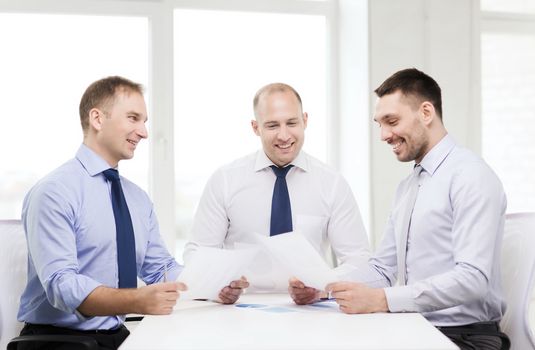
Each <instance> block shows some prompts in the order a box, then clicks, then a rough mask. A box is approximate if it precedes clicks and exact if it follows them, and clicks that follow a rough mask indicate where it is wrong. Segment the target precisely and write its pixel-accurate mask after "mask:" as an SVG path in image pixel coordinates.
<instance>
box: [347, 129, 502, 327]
mask: <svg viewBox="0 0 535 350" xmlns="http://www.w3.org/2000/svg"><path fill="white" fill-rule="evenodd" d="M420 165H421V166H422V168H423V171H422V173H421V175H420V177H421V178H420V183H421V185H420V189H419V192H418V197H417V199H416V203H415V206H414V210H413V214H412V219H411V224H410V229H409V235H408V243H407V256H406V273H407V285H404V286H395V283H396V279H397V274H398V266H397V261H396V257H397V254H398V251H399V249H400V248H401V247H399V246H398V245H399V242H400V241H401V237H402V235H403V234H404V233H403V232H400V231H401V230H400V226H402V225H400V221H401V220H402V218H403V213H404V211H405V208H403V207H401V206H400V205H398V204H399V203H403V202H404V195H405V194H406V193H407V191H408V189H407V185H408V182H409V178H410V177H408V178H407V179H405V180H404V181H403V182H401V183H400V185H399V187H398V189H397V192H396V196H395V199H394V205H393V209H392V211H391V213H390V217H389V218H388V223H387V226H386V230H385V234H384V237H383V241H382V243H381V245H380V247H379V249H378V250H377V252H376V253H375V255H374V256H373V257H372V259H370V264H369V267H368V268H362V269H358V270H356V271H355V272H354V274H353V275H352V278H354V279H356V280H358V281H362V282H366V283H367V284H369V285H371V286H374V287H386V288H385V294H386V298H387V302H388V307H389V310H390V311H392V312H405V311H407V312H421V313H422V314H423V315H424V316H425V317H426V318H427V319H428V320H429V321H430V322H431V323H433V324H434V325H436V326H456V325H465V324H471V323H475V322H480V321H499V320H500V319H501V317H502V315H503V312H504V310H505V304H504V302H503V298H502V290H501V281H500V252H501V243H502V236H503V226H504V215H505V209H506V198H505V194H504V191H503V187H502V184H501V182H500V180H499V179H498V177H497V176H496V175H495V174H494V172H493V171H492V169H491V168H490V167H489V166H488V165H487V164H486V163H485V162H484V161H483V160H482V159H481V158H480V157H478V156H476V155H475V154H474V153H472V152H471V151H469V150H467V149H464V148H461V147H459V146H457V145H456V144H455V142H454V141H453V139H452V138H451V137H450V136H449V135H446V136H445V137H444V138H443V139H442V140H441V141H440V142H439V143H438V144H437V145H436V146H435V147H433V149H432V150H431V151H430V152H429V153H428V154H427V155H425V157H424V158H423V160H422V162H421V163H420ZM401 249H403V248H401Z"/></svg>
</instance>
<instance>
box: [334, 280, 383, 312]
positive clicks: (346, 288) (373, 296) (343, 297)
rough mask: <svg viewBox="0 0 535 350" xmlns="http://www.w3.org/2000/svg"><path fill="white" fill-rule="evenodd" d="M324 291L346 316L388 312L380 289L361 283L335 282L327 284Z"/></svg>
mask: <svg viewBox="0 0 535 350" xmlns="http://www.w3.org/2000/svg"><path fill="white" fill-rule="evenodd" d="M326 290H327V291H328V292H330V293H331V297H333V298H334V299H336V302H337V303H338V305H340V310H342V311H343V312H345V313H346V314H366V313H372V312H388V304H387V302H386V295H385V292H384V290H383V289H382V288H370V287H368V286H366V285H364V284H362V283H352V282H336V283H330V284H328V285H327V287H326Z"/></svg>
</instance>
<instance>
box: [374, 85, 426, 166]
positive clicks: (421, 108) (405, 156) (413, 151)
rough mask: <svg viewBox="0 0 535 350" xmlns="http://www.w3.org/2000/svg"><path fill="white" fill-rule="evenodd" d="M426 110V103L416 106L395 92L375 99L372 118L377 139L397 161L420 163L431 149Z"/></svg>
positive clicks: (411, 99)
mask: <svg viewBox="0 0 535 350" xmlns="http://www.w3.org/2000/svg"><path fill="white" fill-rule="evenodd" d="M428 107H429V102H423V103H422V104H418V103H417V102H416V101H415V99H414V98H413V97H410V96H404V95H403V94H402V93H401V91H399V90H398V91H396V92H394V93H392V94H387V95H383V96H382V97H380V98H379V99H378V100H377V104H376V106H375V116H374V118H373V119H374V120H375V121H376V122H377V123H378V124H379V127H380V128H381V140H383V141H385V142H386V143H388V144H389V145H391V146H392V151H393V152H394V154H395V155H396V157H397V159H398V160H399V161H401V162H410V161H413V160H414V161H415V162H416V163H420V162H421V161H422V159H423V157H424V156H425V155H426V154H427V152H429V150H430V149H431V145H430V137H429V130H428V128H427V124H426V123H427V122H426V120H428V118H427V117H426V114H427V108H428Z"/></svg>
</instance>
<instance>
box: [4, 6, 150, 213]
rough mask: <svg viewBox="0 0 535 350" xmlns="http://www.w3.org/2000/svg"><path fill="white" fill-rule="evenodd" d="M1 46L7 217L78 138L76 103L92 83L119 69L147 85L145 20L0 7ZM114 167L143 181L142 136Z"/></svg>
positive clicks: (144, 146) (70, 151)
mask: <svg viewBox="0 0 535 350" xmlns="http://www.w3.org/2000/svg"><path fill="white" fill-rule="evenodd" d="M0 46H1V47H2V55H0V77H2V78H1V80H0V96H2V114H3V116H2V130H3V133H2V137H0V149H1V150H2V171H1V172H0V193H2V201H1V202H0V218H1V219H13V218H20V213H21V208H22V200H23V198H24V196H25V194H26V193H27V192H28V190H29V189H30V188H31V187H32V186H33V185H34V184H35V183H36V182H37V180H38V179H39V178H41V177H43V176H44V175H46V174H47V173H48V172H50V171H51V170H53V169H55V168H56V167H58V166H59V165H61V164H63V163H64V162H65V161H67V160H68V159H71V158H72V157H73V156H74V154H75V152H76V150H77V148H78V146H79V144H80V143H81V142H82V130H81V127H80V121H79V120H80V119H79V116H78V104H79V102H80V98H81V97H82V94H83V92H84V91H85V89H86V88H87V86H88V85H89V84H90V83H92V82H93V81H94V80H97V79H99V78H101V77H105V76H109V75H122V76H124V77H127V78H129V79H131V80H134V81H136V82H139V83H141V84H143V85H144V86H145V87H146V88H147V90H148V88H149V87H148V86H147V82H148V21H147V18H144V17H118V16H79V15H49V14H11V13H10V14H7V13H0ZM147 102H148V103H149V102H150V101H147ZM149 110H150V108H149ZM150 117H151V116H150V115H149V118H150ZM149 128H150V125H149ZM120 170H121V172H122V173H123V174H125V175H126V176H127V177H129V178H130V179H132V180H133V181H134V182H136V183H137V184H139V185H140V186H142V187H144V188H147V187H148V175H147V174H148V143H147V142H142V143H141V144H140V145H139V147H138V149H137V151H136V157H135V158H134V160H131V161H126V162H121V169H120Z"/></svg>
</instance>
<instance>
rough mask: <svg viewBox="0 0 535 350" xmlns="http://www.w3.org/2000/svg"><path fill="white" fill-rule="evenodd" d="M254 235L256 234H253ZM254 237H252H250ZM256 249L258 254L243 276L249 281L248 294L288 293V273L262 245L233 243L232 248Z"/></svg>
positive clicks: (257, 243)
mask: <svg viewBox="0 0 535 350" xmlns="http://www.w3.org/2000/svg"><path fill="white" fill-rule="evenodd" d="M255 235H256V234H255ZM252 236H253V237H254V235H252ZM250 247H257V249H258V254H257V255H256V256H255V258H254V259H253V261H252V262H251V263H250V264H249V265H248V266H247V270H246V271H245V272H244V276H245V277H247V281H249V288H247V291H248V292H253V293H261V292H271V293H273V292H281V293H286V292H287V291H288V276H289V272H288V271H287V270H286V269H285V268H284V266H283V265H282V264H281V263H280V261H279V260H277V259H275V258H274V257H273V256H272V255H271V253H270V252H269V251H268V250H267V248H265V247H264V246H263V245H262V244H259V242H258V241H256V243H243V242H236V243H234V248H238V249H246V248H250Z"/></svg>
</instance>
